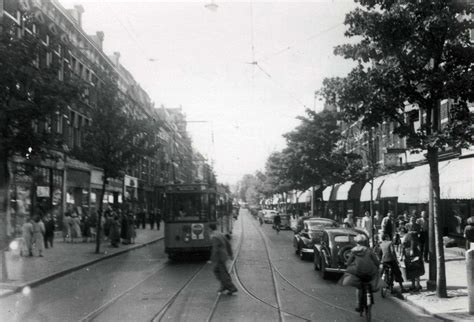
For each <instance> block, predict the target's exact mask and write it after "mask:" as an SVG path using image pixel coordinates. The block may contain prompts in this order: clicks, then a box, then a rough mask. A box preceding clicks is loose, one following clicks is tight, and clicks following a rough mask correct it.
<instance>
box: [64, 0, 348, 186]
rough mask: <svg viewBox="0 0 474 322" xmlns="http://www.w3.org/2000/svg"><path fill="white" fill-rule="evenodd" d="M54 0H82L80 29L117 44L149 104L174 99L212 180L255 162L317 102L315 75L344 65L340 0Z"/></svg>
mask: <svg viewBox="0 0 474 322" xmlns="http://www.w3.org/2000/svg"><path fill="white" fill-rule="evenodd" d="M60 2H61V3H62V4H63V5H64V6H65V7H66V8H71V7H72V6H73V5H74V4H81V5H83V7H84V9H85V12H84V14H83V29H84V30H85V31H86V32H87V33H88V34H95V32H96V31H98V30H101V31H104V33H105V40H104V51H105V52H106V53H107V54H112V53H113V52H120V55H121V57H120V62H121V64H122V65H123V66H124V67H125V68H127V69H128V70H129V71H130V72H131V73H132V74H133V76H134V78H135V79H136V80H137V82H138V83H140V85H141V86H142V87H143V88H144V89H145V90H146V91H147V93H148V94H149V96H150V97H151V99H152V101H154V102H155V106H156V107H160V106H162V105H163V106H165V107H167V108H175V107H182V110H183V112H184V113H185V114H186V117H187V120H188V122H189V123H188V131H189V132H190V134H191V137H192V140H193V144H194V146H195V148H196V149H197V150H198V151H200V152H201V153H202V154H203V155H204V156H206V157H207V158H208V161H209V163H210V164H212V165H213V166H214V169H215V172H216V174H217V177H218V181H219V182H222V183H228V184H234V183H236V182H237V181H238V180H240V179H241V178H242V176H243V175H244V174H253V173H255V171H257V170H264V167H265V162H266V160H267V158H268V156H269V155H270V154H271V153H272V152H275V151H279V150H281V149H283V148H284V147H285V145H286V142H285V140H284V138H283V137H282V134H284V133H286V132H289V131H291V130H292V129H294V128H295V127H296V126H297V125H298V123H299V121H298V120H297V119H296V117H297V116H301V115H304V114H305V110H306V109H307V108H310V109H316V110H317V111H319V110H321V109H322V102H321V101H318V100H315V95H314V93H315V91H316V90H318V89H319V88H320V87H321V85H322V81H323V79H324V78H325V77H332V76H344V75H346V74H347V73H348V72H349V71H350V69H351V68H352V66H354V63H353V62H352V61H348V60H344V59H343V58H341V57H337V56H334V54H333V49H334V47H335V46H336V45H339V44H343V43H347V42H349V41H350V40H349V39H348V38H345V37H344V31H345V29H346V27H345V26H344V24H343V22H344V17H345V14H346V13H348V12H349V11H350V10H352V9H353V8H355V4H354V3H353V1H349V0H339V1H338V0H332V1H331V0H326V1H324V0H321V1H265V2H263V1H258V0H253V1H252V2H250V1H246V2H243V1H224V0H222V1H218V0H214V1H213V2H214V3H215V4H216V5H217V6H218V7H217V10H215V11H212V10H209V9H208V8H206V7H205V5H206V4H209V3H210V2H211V0H206V1H199V0H189V1H169V2H165V1H151V0H149V1H123V0H121V1H119V0H117V1H97V0H95V1H93V0H83V1H72V0H60ZM252 62H254V63H253V64H252ZM255 62H256V64H255Z"/></svg>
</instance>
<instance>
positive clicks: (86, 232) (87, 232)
mask: <svg viewBox="0 0 474 322" xmlns="http://www.w3.org/2000/svg"><path fill="white" fill-rule="evenodd" d="M81 228H82V231H81V233H82V242H83V243H88V242H89V238H90V237H91V220H90V217H89V216H88V215H87V214H85V215H84V216H82V220H81Z"/></svg>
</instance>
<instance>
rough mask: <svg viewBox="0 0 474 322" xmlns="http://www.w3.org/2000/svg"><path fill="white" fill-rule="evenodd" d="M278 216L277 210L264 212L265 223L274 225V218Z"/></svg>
mask: <svg viewBox="0 0 474 322" xmlns="http://www.w3.org/2000/svg"><path fill="white" fill-rule="evenodd" d="M276 214H277V211H276V210H269V209H266V210H264V211H263V222H264V223H266V224H273V218H275V216H276Z"/></svg>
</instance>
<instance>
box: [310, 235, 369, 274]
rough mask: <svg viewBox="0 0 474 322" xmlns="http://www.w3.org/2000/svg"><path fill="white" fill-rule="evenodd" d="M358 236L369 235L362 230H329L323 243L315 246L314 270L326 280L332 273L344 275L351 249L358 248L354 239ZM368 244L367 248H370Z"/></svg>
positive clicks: (322, 239)
mask: <svg viewBox="0 0 474 322" xmlns="http://www.w3.org/2000/svg"><path fill="white" fill-rule="evenodd" d="M358 234H364V235H365V236H366V237H367V235H366V234H365V233H364V232H363V231H362V230H360V229H353V228H329V229H325V230H324V231H323V233H322V236H321V243H320V244H315V245H314V248H313V250H314V269H315V270H317V271H320V273H321V277H322V278H324V279H326V278H328V276H329V274H330V273H344V272H345V271H346V263H347V260H348V258H349V256H350V252H351V249H352V248H353V247H354V246H356V242H355V241H354V238H355V237H356V236H357V235H358ZM368 240H369V239H368V237H367V242H366V245H365V246H369V242H368Z"/></svg>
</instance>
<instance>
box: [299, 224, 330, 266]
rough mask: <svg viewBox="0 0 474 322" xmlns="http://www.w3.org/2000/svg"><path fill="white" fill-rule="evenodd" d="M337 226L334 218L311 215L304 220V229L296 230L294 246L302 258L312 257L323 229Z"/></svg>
mask: <svg viewBox="0 0 474 322" xmlns="http://www.w3.org/2000/svg"><path fill="white" fill-rule="evenodd" d="M334 227H337V222H335V221H334V220H332V219H327V218H319V217H309V218H307V219H305V220H303V221H302V229H300V230H299V231H298V232H295V236H294V238H293V246H294V247H295V252H296V254H298V255H299V256H300V258H301V259H302V260H304V259H306V258H307V257H308V258H309V257H312V256H313V252H314V245H315V244H319V243H320V241H321V236H322V234H323V230H324V229H326V228H334Z"/></svg>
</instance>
